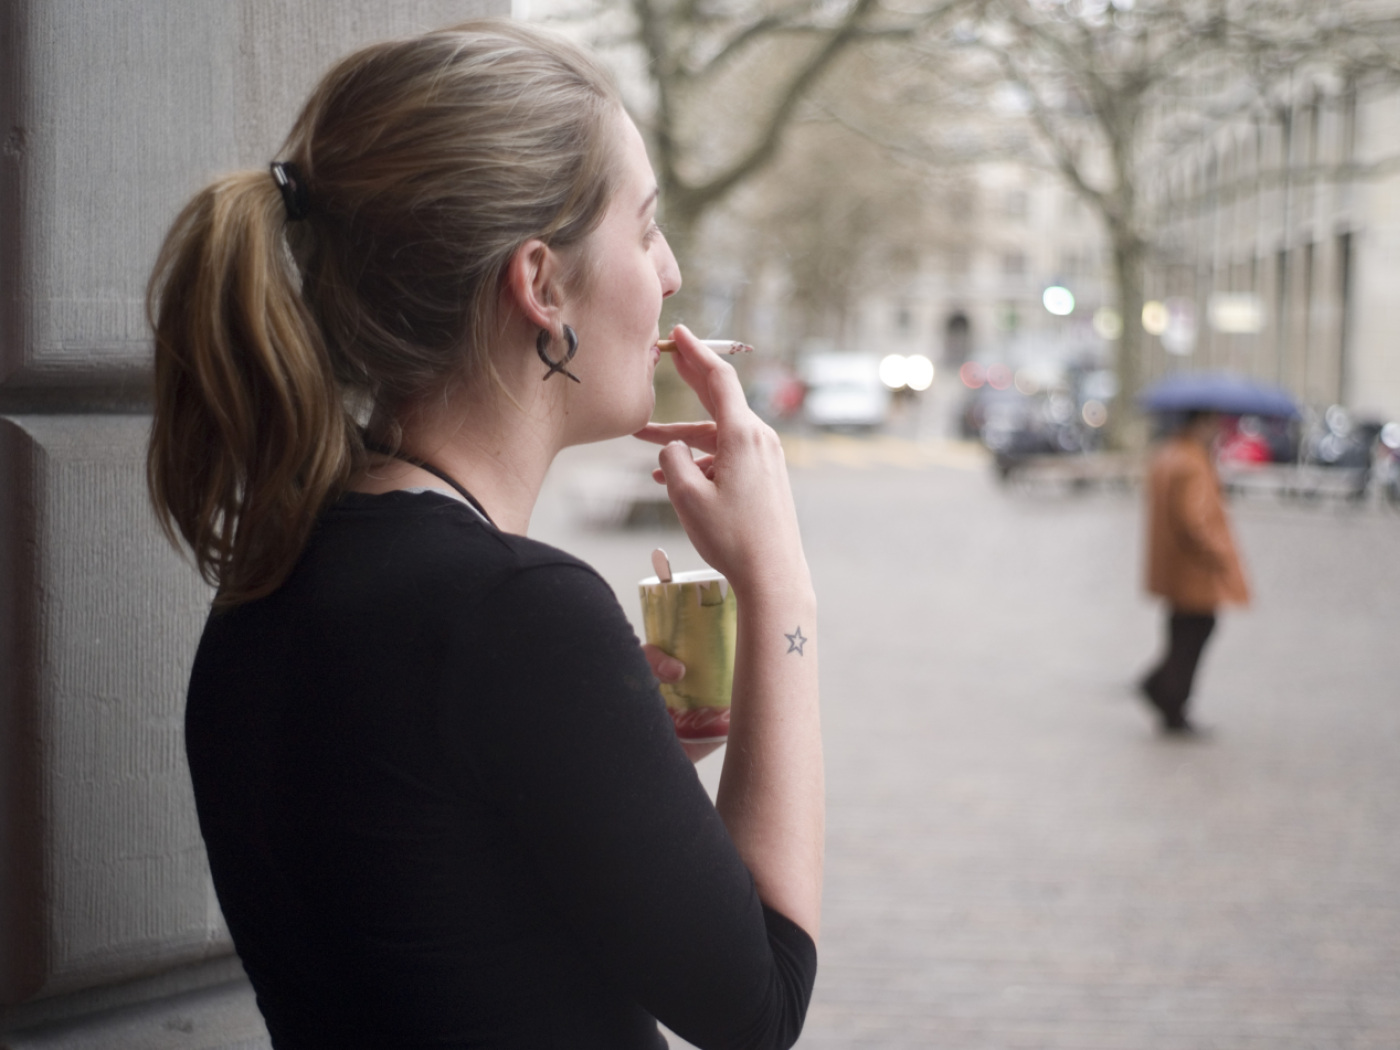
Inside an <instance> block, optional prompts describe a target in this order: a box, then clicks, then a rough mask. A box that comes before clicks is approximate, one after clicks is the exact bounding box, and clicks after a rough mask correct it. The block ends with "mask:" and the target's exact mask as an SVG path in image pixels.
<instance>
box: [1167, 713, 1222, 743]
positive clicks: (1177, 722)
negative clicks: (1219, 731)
mask: <svg viewBox="0 0 1400 1050" xmlns="http://www.w3.org/2000/svg"><path fill="white" fill-rule="evenodd" d="M1162 734H1163V735H1164V736H1169V737H1172V738H1174V739H1177V740H1201V739H1204V738H1205V737H1208V736H1210V730H1209V729H1205V728H1203V727H1202V726H1198V725H1196V724H1195V723H1194V722H1192V721H1190V720H1188V719H1187V718H1186V717H1185V716H1184V715H1178V716H1177V717H1176V718H1172V719H1168V720H1166V721H1164V722H1163V723H1162Z"/></svg>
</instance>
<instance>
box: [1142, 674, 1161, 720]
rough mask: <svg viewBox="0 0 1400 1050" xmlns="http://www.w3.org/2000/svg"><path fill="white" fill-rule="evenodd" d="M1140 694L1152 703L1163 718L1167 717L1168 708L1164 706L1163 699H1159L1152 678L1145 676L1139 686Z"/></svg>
mask: <svg viewBox="0 0 1400 1050" xmlns="http://www.w3.org/2000/svg"><path fill="white" fill-rule="evenodd" d="M1137 691H1138V695H1139V696H1140V697H1142V698H1143V699H1144V700H1146V701H1147V702H1148V703H1149V704H1151V705H1152V707H1153V709H1154V710H1155V711H1156V712H1157V713H1158V714H1159V715H1161V716H1162V717H1163V718H1166V717H1167V712H1166V710H1165V709H1164V708H1163V707H1162V701H1161V700H1159V699H1157V693H1156V691H1155V690H1154V688H1153V681H1152V678H1151V677H1150V676H1149V677H1147V678H1144V679H1143V680H1142V681H1141V682H1139V683H1138V686H1137Z"/></svg>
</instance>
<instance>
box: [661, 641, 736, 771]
mask: <svg viewBox="0 0 1400 1050" xmlns="http://www.w3.org/2000/svg"><path fill="white" fill-rule="evenodd" d="M642 654H643V655H644V656H645V657H646V658H647V663H648V664H650V665H651V673H652V674H654V675H655V676H656V680H657V681H658V682H665V683H667V684H669V685H674V684H675V683H676V682H679V681H680V680H681V679H682V678H684V677H685V664H683V663H681V662H680V661H679V660H677V659H676V658H675V657H674V656H672V655H671V654H670V653H668V652H666V651H665V650H664V649H658V648H657V647H656V646H654V645H650V644H647V645H643V646H642ZM680 743H681V747H682V748H683V749H684V750H685V754H686V757H687V758H689V759H690V760H691V761H692V762H699V761H700V760H701V759H702V758H704V757H705V756H706V755H711V754H714V753H715V752H716V751H718V750H719V749H720V748H721V747H723V746H724V745H723V744H687V743H686V742H685V741H684V740H682V741H681V742H680Z"/></svg>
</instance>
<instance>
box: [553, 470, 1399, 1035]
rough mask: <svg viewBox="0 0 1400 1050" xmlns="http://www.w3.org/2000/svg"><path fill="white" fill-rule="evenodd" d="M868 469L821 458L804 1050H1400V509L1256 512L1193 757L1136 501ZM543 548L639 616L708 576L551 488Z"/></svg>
mask: <svg viewBox="0 0 1400 1050" xmlns="http://www.w3.org/2000/svg"><path fill="white" fill-rule="evenodd" d="M882 457H883V459H884V460H885V461H886V462H889V455H888V450H886V451H885V452H883V453H882ZM867 466H868V469H863V470H854V469H850V467H849V466H842V465H841V464H839V463H836V462H832V461H830V460H820V459H818V460H813V461H812V465H811V466H808V467H799V466H796V465H795V466H794V478H795V486H796V490H797V494H798V500H799V506H800V509H801V512H802V514H803V522H804V532H805V536H806V543H807V548H808V555H809V559H810V561H811V563H812V566H813V571H814V573H815V575H816V577H817V583H818V588H819V593H820V597H821V600H822V624H821V633H820V635H819V646H820V648H819V650H818V651H819V652H820V655H821V660H822V674H823V705H824V712H825V718H826V733H827V741H828V776H829V798H830V817H829V836H828V875H827V892H826V905H825V918H824V922H825V927H824V930H823V936H822V946H821V951H822V962H821V974H820V976H819V979H818V985H817V991H816V995H815V998H814V1002H813V1005H812V1010H811V1013H810V1016H809V1020H808V1025H807V1030H806V1032H805V1034H804V1036H803V1039H802V1041H801V1043H800V1044H799V1045H800V1046H801V1047H803V1048H806V1050H835V1048H841V1050H846V1048H856V1047H862V1048H863V1047H871V1048H875V1047H879V1048H888V1050H896V1048H915V1047H918V1048H923V1047H939V1048H949V1050H962V1048H967V1050H973V1048H976V1050H1012V1048H1028V1050H1029V1048H1086V1050H1087V1048H1103V1050H1176V1048H1180V1050H1208V1048H1219V1050H1255V1048H1258V1050H1264V1048H1268V1050H1303V1048H1319V1050H1322V1048H1325V1050H1348V1048H1362V1047H1366V1048H1376V1050H1381V1048H1385V1050H1396V1048H1400V632H1398V631H1397V628H1400V517H1397V516H1390V517H1386V516H1384V515H1382V514H1381V513H1379V512H1377V511H1375V510H1373V509H1372V510H1366V511H1363V512H1361V513H1357V514H1352V513H1349V512H1347V511H1346V510H1345V509H1341V510H1339V509H1334V508H1330V507H1316V508H1296V507H1283V506H1277V505H1275V504H1272V503H1268V502H1255V503H1250V502H1238V501H1237V502H1236V503H1235V504H1234V513H1235V516H1236V522H1237V527H1238V531H1239V533H1240V542H1241V547H1242V549H1243V552H1244V555H1245V558H1246V562H1247V565H1248V567H1249V569H1250V572H1251V576H1252V578H1253V583H1254V586H1255V591H1256V606H1255V608H1254V609H1253V610H1252V611H1249V612H1247V613H1240V614H1230V615H1227V616H1226V617H1225V618H1223V619H1222V623H1221V626H1220V628H1219V630H1218V633H1217V636H1216V637H1215V638H1214V639H1213V640H1212V642H1211V645H1210V647H1209V648H1208V650H1207V652H1206V656H1205V659H1204V661H1203V671H1202V678H1201V680H1200V683H1199V690H1198V697H1197V701H1196V711H1197V713H1198V715H1199V718H1200V720H1201V721H1202V722H1204V723H1206V724H1208V725H1212V726H1214V727H1215V732H1214V734H1213V735H1212V736H1211V737H1210V738H1209V739H1207V740H1205V741H1201V742H1192V743H1188V742H1180V741H1168V740H1163V739H1161V738H1159V737H1157V736H1156V735H1155V734H1154V733H1153V732H1152V730H1151V723H1150V721H1149V719H1148V717H1147V713H1146V711H1145V710H1144V709H1143V707H1142V705H1141V703H1140V702H1139V701H1138V700H1137V699H1136V698H1135V697H1134V696H1133V694H1132V693H1131V690H1130V685H1131V683H1132V682H1133V681H1134V679H1135V678H1136V676H1137V675H1138V674H1139V673H1140V672H1141V671H1142V670H1143V668H1144V667H1145V666H1146V665H1147V663H1148V662H1149V660H1150V658H1151V657H1152V655H1153V651H1154V649H1155V646H1156V645H1157V642H1158V638H1157V635H1158V631H1159V623H1158V619H1159V613H1158V610H1157V609H1156V608H1155V607H1154V606H1152V605H1151V604H1150V603H1148V602H1147V601H1146V600H1145V599H1144V598H1142V597H1141V596H1140V595H1139V593H1138V591H1137V580H1138V575H1139V569H1138V558H1139V542H1138V541H1139V518H1138V508H1137V503H1136V499H1135V497H1132V496H1113V495H1099V494H1095V495H1089V496H1086V497H1083V498H1078V499H1076V498H1073V497H1069V498H1050V499H1046V498H1038V497H1034V496H1031V495H1027V494H1025V493H1018V492H1008V491H1004V490H1000V489H998V488H996V486H995V485H994V483H993V482H992V481H991V479H990V472H989V471H987V470H985V469H981V470H971V469H958V468H957V467H955V466H944V465H939V464H937V463H930V465H928V466H926V467H924V469H921V470H918V471H909V470H907V469H902V468H900V467H896V466H887V465H882V463H881V462H878V461H876V462H874V464H873V465H868V464H867ZM537 526H538V528H537V530H536V531H537V532H538V533H539V534H540V535H541V538H545V539H550V540H551V541H553V542H558V543H560V544H561V545H563V546H565V547H567V548H568V549H570V550H573V551H575V552H577V553H579V554H581V555H582V556H583V557H585V558H588V559H589V560H591V561H593V562H594V563H595V564H596V565H598V567H599V568H600V569H601V570H602V571H603V572H604V574H605V575H606V576H608V578H609V579H610V580H611V581H612V582H613V585H614V586H615V587H616V588H617V589H618V591H619V593H620V594H621V596H622V598H623V602H624V605H628V606H629V608H630V605H629V602H632V601H633V599H632V594H633V589H634V585H635V580H636V579H637V578H639V577H640V576H642V575H644V574H646V573H647V572H649V568H648V566H647V561H646V559H647V553H648V551H649V550H650V548H651V546H653V545H655V544H656V543H657V542H658V541H659V542H661V544H662V545H664V546H666V547H667V548H668V550H670V551H671V552H672V561H673V563H674V564H676V565H677V566H678V567H680V568H688V567H691V565H690V564H689V560H688V559H690V558H693V557H694V556H693V553H689V552H688V545H687V544H686V543H685V541H684V539H683V537H680V535H679V534H678V533H666V532H662V531H652V532H647V531H633V532H606V533H605V532H579V531H578V530H576V529H573V528H572V526H571V525H570V522H569V516H568V513H567V508H566V507H565V506H564V505H563V504H562V502H560V501H559V500H557V499H555V500H554V501H553V502H550V500H548V499H546V500H544V501H542V504H541V512H540V515H539V516H538V517H537ZM634 611H635V610H634ZM708 765H713V766H714V767H715V768H712V769H710V768H705V767H704V766H702V769H703V770H704V775H705V776H706V777H709V778H713V776H714V775H715V774H717V772H718V768H717V766H718V763H717V762H716V761H715V760H713V759H712V760H710V762H709V763H707V764H706V766H708ZM679 1045H680V1044H679V1043H677V1044H676V1046H677V1047H679Z"/></svg>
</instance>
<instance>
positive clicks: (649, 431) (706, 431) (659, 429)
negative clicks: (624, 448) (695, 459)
mask: <svg viewBox="0 0 1400 1050" xmlns="http://www.w3.org/2000/svg"><path fill="white" fill-rule="evenodd" d="M716 429H717V428H716V427H715V424H714V423H712V422H710V421H709V420H704V421H702V422H699V423H648V424H647V425H646V426H644V427H642V429H641V430H639V431H637V432H636V433H635V434H633V435H632V436H633V437H635V438H639V439H641V440H642V441H650V442H651V443H652V444H654V445H669V444H670V443H671V442H672V441H684V442H685V443H686V444H687V445H689V446H690V447H691V448H698V449H699V450H700V451H701V452H714V451H715V434H716Z"/></svg>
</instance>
